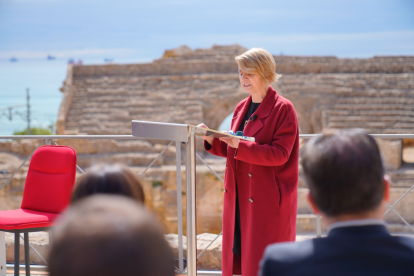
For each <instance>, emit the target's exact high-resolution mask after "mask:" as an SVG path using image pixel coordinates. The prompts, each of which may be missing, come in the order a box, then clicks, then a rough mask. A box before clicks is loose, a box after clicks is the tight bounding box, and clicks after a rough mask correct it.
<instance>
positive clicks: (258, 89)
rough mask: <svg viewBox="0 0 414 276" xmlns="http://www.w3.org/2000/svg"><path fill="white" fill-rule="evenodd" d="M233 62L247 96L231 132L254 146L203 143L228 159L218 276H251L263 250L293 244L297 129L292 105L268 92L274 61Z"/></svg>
mask: <svg viewBox="0 0 414 276" xmlns="http://www.w3.org/2000/svg"><path fill="white" fill-rule="evenodd" d="M236 61H237V63H238V65H239V76H240V83H241V85H242V87H243V88H244V90H245V91H246V92H247V93H249V94H250V96H249V97H248V98H246V99H244V100H242V101H241V102H240V103H239V104H238V105H237V107H236V109H235V111H234V115H233V119H232V121H231V130H232V131H234V132H236V131H239V130H240V131H243V132H244V135H245V136H250V137H254V138H255V142H250V141H244V140H237V139H224V138H221V139H220V140H219V139H217V138H211V137H203V138H204V139H205V142H204V147H205V149H206V150H207V151H208V152H210V153H212V154H214V155H218V156H222V157H226V158H227V162H226V173H225V178H224V206H223V245H222V273H223V276H231V275H234V274H236V275H243V276H256V275H257V273H258V269H259V262H260V259H261V257H262V255H263V253H264V250H265V248H266V246H267V245H269V244H271V243H275V242H285V241H295V237H296V211H297V185H298V159H299V127H298V120H297V117H296V112H295V109H294V107H293V105H292V103H291V102H290V101H288V100H287V99H285V98H283V97H282V96H280V95H279V94H278V93H277V92H276V91H275V90H274V89H273V88H272V87H271V86H270V83H272V82H275V81H276V80H277V78H278V75H277V74H276V73H275V71H276V64H275V61H274V59H273V56H272V55H271V54H270V53H269V52H267V51H266V50H263V49H257V48H253V49H251V50H249V51H247V52H245V53H244V54H242V55H240V56H237V57H236ZM200 126H202V127H206V126H205V125H204V124H200Z"/></svg>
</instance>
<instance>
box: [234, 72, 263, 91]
mask: <svg viewBox="0 0 414 276" xmlns="http://www.w3.org/2000/svg"><path fill="white" fill-rule="evenodd" d="M239 79H240V84H241V86H242V87H243V89H244V91H246V92H247V93H249V94H252V93H253V94H255V93H259V92H261V91H262V90H267V85H266V84H265V83H264V82H263V80H262V78H261V77H260V76H259V75H258V74H257V73H250V74H249V73H247V72H244V71H243V70H242V69H240V68H239Z"/></svg>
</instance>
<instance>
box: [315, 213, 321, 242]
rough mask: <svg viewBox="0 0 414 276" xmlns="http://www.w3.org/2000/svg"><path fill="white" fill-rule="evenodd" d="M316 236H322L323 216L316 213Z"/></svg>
mask: <svg viewBox="0 0 414 276" xmlns="http://www.w3.org/2000/svg"><path fill="white" fill-rule="evenodd" d="M316 236H317V237H318V238H320V237H321V236H322V229H321V216H320V215H316Z"/></svg>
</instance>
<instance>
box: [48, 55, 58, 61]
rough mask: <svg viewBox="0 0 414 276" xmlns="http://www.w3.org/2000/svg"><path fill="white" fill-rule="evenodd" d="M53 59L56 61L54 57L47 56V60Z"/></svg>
mask: <svg viewBox="0 0 414 276" xmlns="http://www.w3.org/2000/svg"><path fill="white" fill-rule="evenodd" d="M54 59H56V58H55V57H54V56H52V55H47V60H54Z"/></svg>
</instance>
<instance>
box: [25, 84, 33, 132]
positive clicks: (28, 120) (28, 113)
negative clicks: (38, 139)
mask: <svg viewBox="0 0 414 276" xmlns="http://www.w3.org/2000/svg"><path fill="white" fill-rule="evenodd" d="M26 96H27V135H32V131H31V129H30V103H29V100H30V95H29V88H26Z"/></svg>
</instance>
